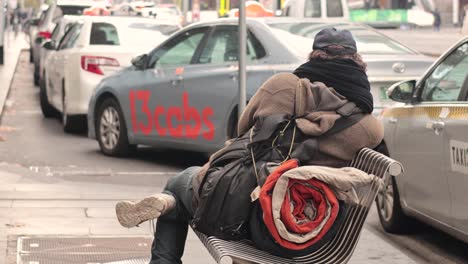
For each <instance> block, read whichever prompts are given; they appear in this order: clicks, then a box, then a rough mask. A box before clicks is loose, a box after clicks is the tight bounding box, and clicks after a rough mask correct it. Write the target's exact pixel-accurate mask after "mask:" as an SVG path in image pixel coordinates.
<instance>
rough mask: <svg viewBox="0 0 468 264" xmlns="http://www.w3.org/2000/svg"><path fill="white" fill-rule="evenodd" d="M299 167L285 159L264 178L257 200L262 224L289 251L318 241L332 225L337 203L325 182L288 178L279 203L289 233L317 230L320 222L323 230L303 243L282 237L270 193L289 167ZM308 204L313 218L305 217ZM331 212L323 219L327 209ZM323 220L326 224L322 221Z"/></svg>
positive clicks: (337, 209) (282, 219) (293, 161)
mask: <svg viewBox="0 0 468 264" xmlns="http://www.w3.org/2000/svg"><path fill="white" fill-rule="evenodd" d="M298 166H299V164H298V162H297V160H288V161H286V162H284V163H283V164H281V166H279V167H278V168H277V169H275V171H273V172H272V173H271V174H270V175H269V176H268V178H267V180H266V182H265V184H264V185H263V186H262V188H261V191H260V197H259V202H260V205H261V207H262V210H263V218H264V221H265V225H266V226H267V228H268V230H269V231H270V233H271V235H272V236H273V238H274V239H275V240H276V242H278V243H279V244H280V245H281V246H282V247H285V248H288V249H292V250H302V249H305V248H307V247H309V246H312V245H313V244H315V243H316V242H317V241H319V240H320V239H321V238H322V237H323V236H324V235H325V234H326V233H327V232H328V230H330V228H331V227H332V225H333V223H334V222H335V220H336V217H337V216H338V211H339V203H338V200H337V198H336V195H335V193H334V192H333V191H332V190H331V189H330V187H328V185H327V184H325V183H323V182H321V181H319V180H316V179H311V180H296V179H290V180H289V182H288V192H287V195H286V196H285V197H284V200H283V202H282V206H281V212H280V218H281V222H283V224H284V226H285V227H286V229H287V231H288V232H289V233H292V234H297V235H305V234H308V233H310V232H313V231H314V230H317V228H319V226H320V225H321V224H322V229H321V230H320V231H319V232H318V233H317V235H316V236H314V237H313V238H312V239H310V240H308V241H306V242H304V243H295V242H292V241H289V240H287V239H284V238H283V237H281V235H280V232H279V231H278V229H277V227H276V224H275V221H274V219H273V211H272V203H273V201H272V193H273V190H274V188H275V185H276V182H277V181H278V179H279V178H280V177H281V175H283V174H284V173H285V172H287V171H288V170H291V169H293V168H297V167H298ZM307 204H309V205H310V204H311V205H312V206H313V207H314V208H315V210H314V211H315V215H314V217H313V219H308V218H307V217H306V213H305V209H306V205H307ZM328 210H329V212H330V215H329V217H328V219H326V214H327V211H328ZM324 221H326V222H325V223H323V222H324Z"/></svg>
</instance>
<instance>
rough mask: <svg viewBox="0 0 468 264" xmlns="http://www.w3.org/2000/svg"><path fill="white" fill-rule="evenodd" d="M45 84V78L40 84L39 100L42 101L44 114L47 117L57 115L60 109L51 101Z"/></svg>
mask: <svg viewBox="0 0 468 264" xmlns="http://www.w3.org/2000/svg"><path fill="white" fill-rule="evenodd" d="M45 85H46V84H45V80H42V81H41V82H40V84H39V101H40V103H41V110H42V115H43V116H44V117H46V118H49V117H57V116H58V111H57V110H56V109H55V108H54V107H53V106H52V105H51V104H50V103H49V99H48V98H47V90H46V86H45Z"/></svg>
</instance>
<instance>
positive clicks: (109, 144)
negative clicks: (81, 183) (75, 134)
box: [95, 97, 136, 157]
mask: <svg viewBox="0 0 468 264" xmlns="http://www.w3.org/2000/svg"><path fill="white" fill-rule="evenodd" d="M96 109H97V114H96V121H95V124H96V125H95V133H96V138H97V140H98V142H99V147H100V148H101V151H102V153H104V154H105V155H108V156H114V157H121V156H128V155H129V154H131V153H133V152H134V151H135V150H136V145H131V144H130V143H129V141H128V134H127V126H126V124H125V118H124V115H123V113H122V109H121V108H120V105H119V103H118V102H117V100H116V99H114V98H112V97H108V98H106V99H104V101H102V103H101V104H99V105H97V106H96ZM109 119H111V120H109ZM106 128H107V131H108V133H107V134H104V133H105V132H104V129H106ZM109 130H112V131H109Z"/></svg>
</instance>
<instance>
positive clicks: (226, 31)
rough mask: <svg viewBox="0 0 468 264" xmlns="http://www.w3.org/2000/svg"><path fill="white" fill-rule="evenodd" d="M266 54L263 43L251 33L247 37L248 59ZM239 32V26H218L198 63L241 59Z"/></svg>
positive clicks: (254, 58)
mask: <svg viewBox="0 0 468 264" xmlns="http://www.w3.org/2000/svg"><path fill="white" fill-rule="evenodd" d="M263 56H265V51H264V49H263V47H262V46H261V44H260V43H259V42H258V41H257V40H256V39H255V38H254V37H253V35H252V34H251V33H249V37H248V39H247V60H248V61H252V60H256V59H259V58H261V57H263ZM238 57H239V33H238V30H237V26H221V27H217V28H216V30H215V31H214V32H213V34H212V35H211V36H210V39H209V40H208V42H207V44H206V46H205V47H204V48H203V51H202V53H201V56H200V58H199V59H198V61H197V62H198V63H226V62H232V61H238V60H239V58H238Z"/></svg>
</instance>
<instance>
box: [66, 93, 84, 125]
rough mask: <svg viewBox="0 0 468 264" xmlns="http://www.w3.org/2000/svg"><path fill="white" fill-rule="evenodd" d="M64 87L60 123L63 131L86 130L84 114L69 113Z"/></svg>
mask: <svg viewBox="0 0 468 264" xmlns="http://www.w3.org/2000/svg"><path fill="white" fill-rule="evenodd" d="M65 98H66V97H65V89H63V90H62V108H63V111H62V125H63V131H64V132H65V133H83V132H84V131H86V116H83V115H69V114H68V113H67V104H66V103H65V102H66V100H65Z"/></svg>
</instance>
